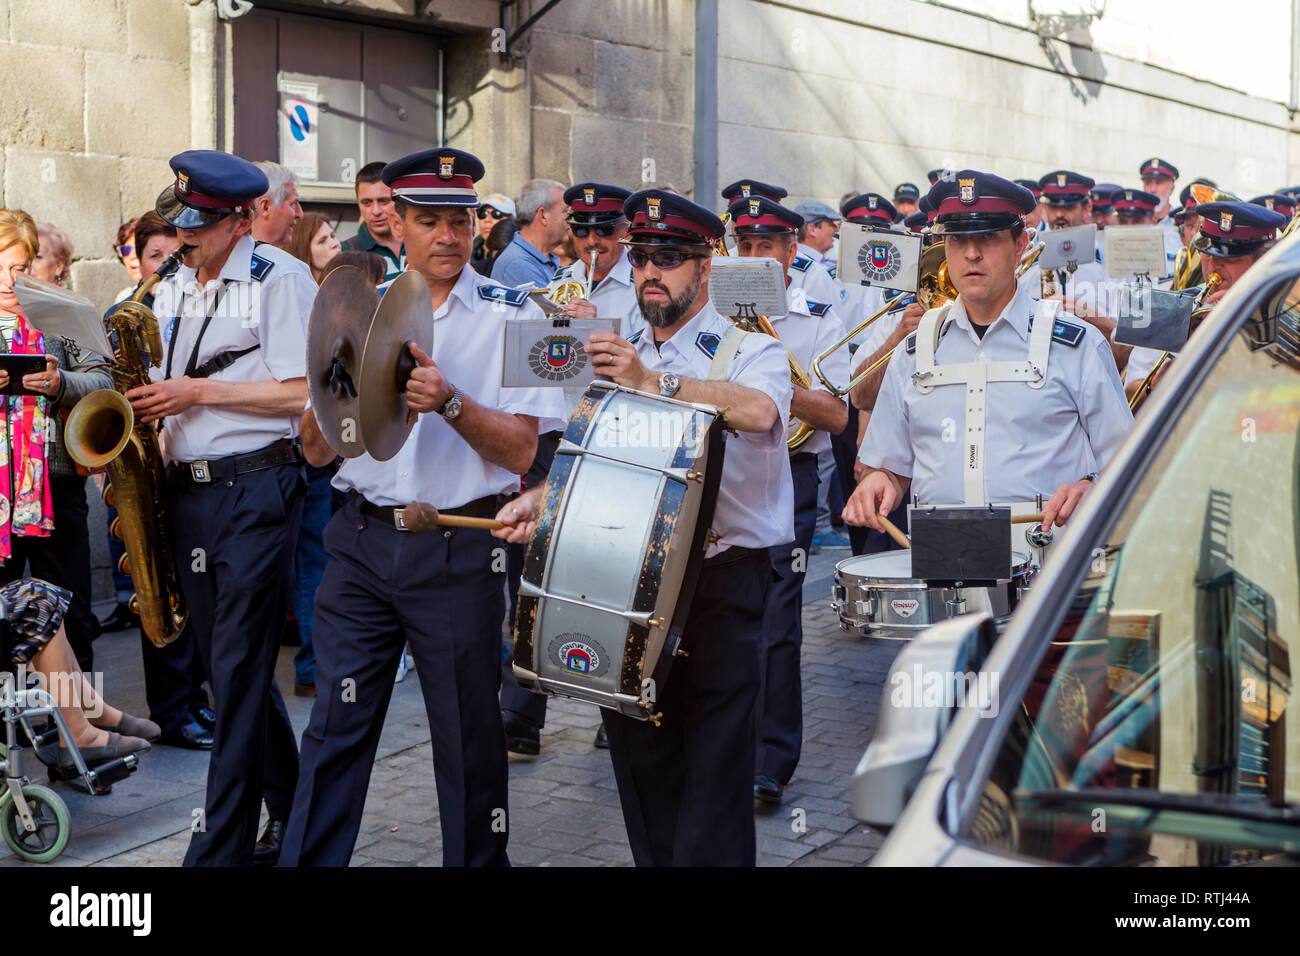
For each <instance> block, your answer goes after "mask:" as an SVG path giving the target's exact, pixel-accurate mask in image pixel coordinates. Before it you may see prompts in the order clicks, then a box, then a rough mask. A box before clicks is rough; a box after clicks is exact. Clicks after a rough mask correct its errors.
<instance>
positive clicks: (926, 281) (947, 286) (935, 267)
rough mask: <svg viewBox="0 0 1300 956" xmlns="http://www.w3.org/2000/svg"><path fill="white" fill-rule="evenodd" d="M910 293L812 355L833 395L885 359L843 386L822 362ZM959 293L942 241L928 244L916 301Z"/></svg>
mask: <svg viewBox="0 0 1300 956" xmlns="http://www.w3.org/2000/svg"><path fill="white" fill-rule="evenodd" d="M1040 251H1041V250H1040ZM911 295H912V293H910V292H901V293H899V294H898V295H896V296H894V297H893V298H892V299H890V300H889V301H888V302H886V303H885V304H884V305H882V306H881V307H880V308H879V309H877V310H876V311H875V312H873V313H872V314H871V315H870V316H868V317H867V318H865V319H863V320H862V321H861V322H859V323H858V324H857V325H856V326H854V327H853V330H852V331H850V332H848V333H847V334H846V335H845V336H844V337H843V338H842V339H840V340H839V341H838V342H836V343H835V344H834V345H831V346H829V347H828V348H826V349H825V350H823V351H822V352H821V353H820V354H819V355H818V356H817V357H816V358H814V359H813V363H812V368H813V374H814V375H816V376H817V378H818V379H819V380H820V381H821V383H822V384H823V385H825V386H826V388H827V390H828V391H830V393H831V394H832V395H834V396H835V397H836V398H843V397H844V396H845V395H847V394H849V392H851V391H853V389H854V388H856V387H857V386H858V385H859V384H860V383H861V382H862V381H863V380H864V379H866V378H867V376H869V375H870V374H871V373H872V372H873V371H875V370H876V368H877V367H878V366H879V365H880V364H883V362H878V363H876V364H875V365H872V366H871V368H869V369H866V370H865V371H862V372H859V373H858V374H857V375H854V376H853V377H852V378H850V379H849V383H848V384H847V385H845V386H843V387H840V386H837V385H836V384H835V383H833V382H831V381H830V380H829V379H828V378H827V377H826V375H825V374H824V373H823V372H822V363H823V362H825V361H826V360H827V359H828V358H830V357H831V356H832V355H833V354H835V350H836V349H839V348H842V347H843V346H845V345H846V344H848V343H849V342H850V341H852V340H853V339H855V338H857V337H858V336H859V335H860V334H861V333H862V332H863V331H865V330H866V329H867V328H869V327H870V326H871V325H872V323H874V322H876V321H877V320H878V319H880V317H881V316H884V315H887V314H889V313H890V312H892V311H893V310H894V309H895V308H897V307H898V306H899V305H901V304H903V301H904V300H905V299H907V298H908V297H909V296H911ZM956 297H957V290H956V289H954V288H953V287H952V282H951V281H949V279H948V263H947V262H946V261H945V260H944V254H943V242H942V241H940V242H936V243H935V244H934V245H932V246H926V248H925V250H924V251H923V252H922V253H921V277H920V279H919V280H918V281H917V284H916V299H917V301H918V302H920V303H921V305H922V307H923V308H925V309H927V310H929V309H935V308H938V307H939V306H941V305H943V304H944V303H945V302H947V301H948V300H950V299H955V298H956ZM893 354H894V353H893V352H892V351H891V352H890V353H889V355H893ZM889 355H887V356H885V357H884V360H883V361H888V360H889Z"/></svg>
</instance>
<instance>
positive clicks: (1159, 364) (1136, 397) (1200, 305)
mask: <svg viewBox="0 0 1300 956" xmlns="http://www.w3.org/2000/svg"><path fill="white" fill-rule="evenodd" d="M1198 265H1199V263H1198ZM1222 282H1223V276H1221V275H1219V273H1217V272H1211V273H1210V275H1209V277H1208V278H1207V279H1206V280H1205V285H1203V286H1202V287H1201V291H1200V292H1199V293H1197V295H1196V299H1195V300H1194V301H1193V302H1192V319H1191V323H1192V324H1191V326H1190V327H1191V328H1192V329H1193V330H1195V328H1196V325H1195V323H1197V322H1199V321H1200V320H1201V319H1203V318H1204V317H1205V315H1206V313H1208V312H1209V311H1210V309H1211V308H1212V306H1206V305H1205V299H1206V297H1207V296H1208V295H1209V294H1210V293H1211V292H1213V291H1214V289H1215V287H1216V286H1218V285H1220V284H1221V283H1222ZM1172 358H1173V353H1171V352H1161V353H1160V357H1159V358H1158V359H1156V364H1155V365H1153V366H1151V371H1149V372H1147V374H1146V377H1145V378H1144V379H1142V384H1141V385H1139V386H1138V390H1137V391H1136V392H1134V393H1133V397H1132V398H1130V399H1129V402H1128V407H1129V411H1131V412H1136V411H1137V410H1138V409H1139V408H1141V407H1142V403H1143V402H1144V401H1146V398H1147V396H1148V395H1150V394H1151V389H1152V388H1153V387H1154V386H1155V382H1156V376H1158V375H1159V374H1160V370H1161V369H1162V368H1164V367H1165V366H1166V365H1168V364H1169V362H1170V360H1172Z"/></svg>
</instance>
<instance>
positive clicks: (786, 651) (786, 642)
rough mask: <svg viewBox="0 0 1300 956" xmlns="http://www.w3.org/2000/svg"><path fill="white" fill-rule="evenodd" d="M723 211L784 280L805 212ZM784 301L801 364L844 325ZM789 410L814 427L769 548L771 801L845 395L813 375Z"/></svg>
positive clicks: (794, 713)
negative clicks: (784, 520) (789, 510)
mask: <svg viewBox="0 0 1300 956" xmlns="http://www.w3.org/2000/svg"><path fill="white" fill-rule="evenodd" d="M728 212H730V213H731V223H732V232H733V233H734V234H735V238H736V252H737V254H738V255H742V256H753V257H761V258H767V259H775V260H776V261H777V262H779V263H781V269H782V272H783V273H784V275H785V281H786V285H787V286H789V284H790V264H791V263H792V262H793V261H794V258H795V255H796V254H797V243H796V241H795V231H796V230H797V229H798V228H799V227H800V226H801V225H802V224H803V217H802V216H800V215H799V214H798V213H796V212H791V211H790V210H789V209H786V208H785V207H784V206H782V205H781V204H780V203H778V202H775V201H773V200H771V199H766V198H763V197H750V198H749V199H739V200H737V201H736V202H734V203H732V204H731V207H730V209H729V210H728ZM787 308H788V311H787V312H786V314H785V315H773V316H768V319H769V321H771V323H772V328H773V330H774V331H775V332H776V334H777V337H778V338H779V339H780V340H781V344H782V345H784V346H785V348H786V350H787V351H788V352H789V353H790V356H791V357H792V358H793V359H794V360H795V361H796V362H797V363H798V364H799V366H800V368H803V369H809V368H812V361H813V358H814V357H815V356H816V355H818V354H819V353H820V352H823V351H825V350H826V349H827V348H829V347H830V346H832V345H834V344H835V343H836V342H838V341H839V340H840V339H841V338H842V337H843V335H844V325H843V323H842V322H840V320H839V317H838V316H837V315H836V314H835V310H834V308H832V307H831V306H830V305H829V304H827V303H822V302H811V301H809V300H808V299H807V297H806V296H805V295H804V294H803V291H802V290H794V291H791V292H790V293H789V301H788V302H787ZM848 366H849V363H848V353H847V352H846V351H845V350H843V349H837V350H836V351H835V352H834V353H833V355H832V357H831V359H830V360H828V361H827V363H826V369H825V371H826V374H827V376H828V377H830V379H831V381H845V380H847V378H848V371H849V367H848ZM790 414H791V415H793V416H794V417H795V418H797V419H799V420H800V421H802V422H805V423H806V424H808V425H810V426H811V427H813V428H815V429H816V432H815V433H814V434H813V437H812V438H810V439H809V440H808V442H807V443H806V444H805V445H804V446H803V447H802V448H801V449H799V450H797V451H791V452H790V475H791V480H792V483H793V486H794V539H793V540H792V541H790V542H787V543H784V544H781V545H779V546H777V547H775V548H773V549H772V572H773V575H774V578H775V580H774V581H773V583H772V587H771V590H770V591H769V592H768V595H767V612H766V614H765V615H764V636H763V644H764V654H763V671H762V673H763V681H762V691H761V695H762V696H761V698H760V701H759V736H758V740H759V743H758V762H757V768H758V774H757V776H756V777H755V778H754V796H755V798H756V799H758V800H760V801H761V802H763V803H766V804H769V805H773V806H774V805H776V804H779V803H780V802H781V794H782V793H783V792H784V791H785V787H786V784H788V783H789V782H790V778H791V777H793V776H794V770H795V767H796V766H797V765H798V763H799V751H800V746H801V744H802V742H803V691H802V689H801V685H800V680H799V651H800V647H801V646H802V644H803V624H802V618H803V582H804V575H805V571H806V568H807V556H808V553H809V549H810V548H811V547H812V539H813V531H814V526H815V525H816V523H817V486H818V475H817V472H818V469H817V456H818V454H820V453H821V452H823V451H830V447H831V438H830V435H831V434H837V433H839V432H842V431H843V430H844V427H845V425H847V424H848V410H847V409H846V408H845V406H844V402H843V401H841V400H840V399H838V398H836V397H835V396H834V395H832V394H831V393H830V392H829V391H827V390H826V388H825V387H824V386H823V385H822V384H821V383H820V382H818V381H813V382H812V383H811V387H809V388H801V387H799V386H798V385H795V386H794V393H793V397H792V398H791V400H790ZM828 433H829V434H828Z"/></svg>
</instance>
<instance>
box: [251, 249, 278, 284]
mask: <svg viewBox="0 0 1300 956" xmlns="http://www.w3.org/2000/svg"><path fill="white" fill-rule="evenodd" d="M274 268H275V263H274V262H272V261H271V260H270V259H267V258H266V257H265V256H259V255H258V254H257V253H256V252H254V253H253V255H252V258H250V259H249V260H248V274H249V275H250V276H251V277H252V278H254V279H256V280H257V281H258V282H262V281H264V280H265V279H266V277H267V276H269V275H270V274H271V270H272V269H274Z"/></svg>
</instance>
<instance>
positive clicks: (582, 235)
mask: <svg viewBox="0 0 1300 956" xmlns="http://www.w3.org/2000/svg"><path fill="white" fill-rule="evenodd" d="M617 229H618V226H570V227H569V230H570V231H571V232H572V233H573V238H575V239H586V238H587V237H588V236H589V235H591V233H592V232H593V231H594V232H595V233H596V235H598V236H600V238H602V239H608V238H609V237H610V236H612V235H614V232H615V231H616V230H617Z"/></svg>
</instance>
